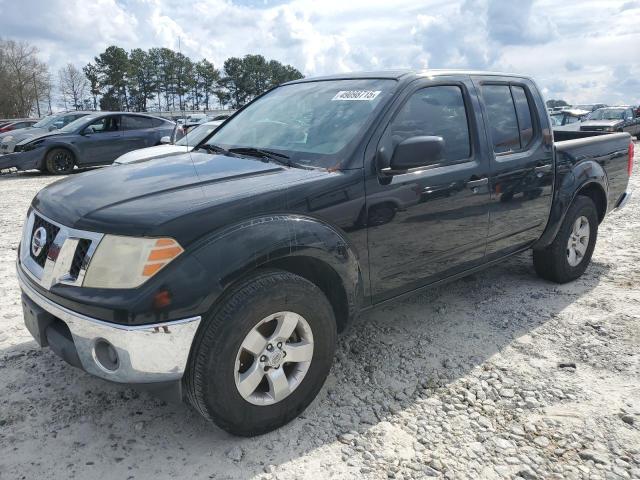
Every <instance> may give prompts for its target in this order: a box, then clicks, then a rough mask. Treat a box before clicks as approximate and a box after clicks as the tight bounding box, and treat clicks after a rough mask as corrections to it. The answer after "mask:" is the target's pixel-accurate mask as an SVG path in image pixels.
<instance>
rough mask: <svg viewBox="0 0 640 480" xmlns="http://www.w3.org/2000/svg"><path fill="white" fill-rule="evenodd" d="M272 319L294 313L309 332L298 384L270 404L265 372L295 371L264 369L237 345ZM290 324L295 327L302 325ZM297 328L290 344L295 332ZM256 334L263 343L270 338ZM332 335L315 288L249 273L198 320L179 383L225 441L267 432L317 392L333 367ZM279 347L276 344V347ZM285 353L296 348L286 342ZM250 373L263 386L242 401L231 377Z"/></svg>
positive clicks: (277, 274)
mask: <svg viewBox="0 0 640 480" xmlns="http://www.w3.org/2000/svg"><path fill="white" fill-rule="evenodd" d="M277 312H294V313H295V314H298V315H299V316H301V318H302V320H303V321H304V322H306V327H308V328H309V329H310V331H311V332H312V342H311V343H312V347H313V348H312V356H310V357H309V358H311V360H310V361H308V362H303V363H304V364H305V365H306V368H307V370H306V372H305V373H303V374H302V377H298V378H301V380H299V383H298V384H297V385H296V386H294V387H293V388H291V389H290V393H288V394H287V395H286V396H284V397H283V398H282V399H280V400H277V401H276V400H275V399H274V397H272V396H271V395H270V392H271V391H272V390H273V391H275V390H274V389H272V385H273V384H274V382H273V380H271V377H268V376H267V373H268V374H274V375H277V374H279V373H283V372H285V371H289V372H290V371H291V370H288V369H290V368H298V366H299V365H301V364H298V363H288V362H287V361H286V357H284V358H285V359H284V360H282V364H280V366H279V367H276V368H274V367H269V366H268V365H267V364H268V363H269V362H271V359H269V360H267V361H266V363H265V361H264V360H263V359H264V358H266V357H265V355H259V354H256V355H255V356H254V357H253V358H250V357H251V356H252V354H249V353H248V352H247V351H245V350H243V349H241V346H242V345H244V343H243V342H246V340H247V338H249V337H248V335H249V334H250V333H252V332H253V331H254V330H255V328H256V325H258V324H261V322H262V321H263V319H266V318H270V317H271V316H273V315H274V314H276V313H277ZM273 322H276V323H277V324H278V327H279V325H280V323H279V322H280V320H278V319H276V320H272V321H271V322H267V324H265V323H262V324H261V327H264V326H270V325H271V323H273ZM297 325H298V327H300V326H301V325H302V324H301V323H299V324H297ZM278 327H276V329H277V328H278ZM298 327H296V331H294V334H293V335H292V336H291V338H294V336H296V335H298V334H299V333H300V332H299V331H298ZM263 334H264V337H267V338H268V337H269V332H263ZM271 335H275V333H272V334H271ZM336 336H337V332H336V321H335V317H334V313H333V309H332V307H331V304H330V303H329V301H328V300H327V298H326V297H325V296H324V294H323V293H322V291H321V290H320V289H319V288H318V287H317V286H316V285H314V284H313V283H311V282H309V281H308V280H306V279H304V278H302V277H300V276H298V275H294V274H292V273H289V272H285V271H280V270H265V271H262V272H259V273H257V274H254V275H252V276H250V277H249V278H247V279H246V280H244V281H242V282H241V283H240V284H239V285H237V286H236V287H235V288H233V289H232V290H231V291H230V292H229V293H228V294H226V295H225V296H224V298H223V299H222V301H221V302H220V303H219V304H218V306H217V307H214V309H213V310H212V311H211V312H210V313H209V314H208V315H207V317H206V318H205V319H204V321H203V324H202V326H201V327H200V330H199V332H198V334H197V335H196V338H195V340H194V344H193V347H192V351H191V355H190V359H189V364H188V367H187V371H186V372H185V376H184V385H185V391H186V393H187V398H188V400H189V402H190V403H191V404H192V405H193V407H194V408H195V409H196V410H197V411H198V412H199V413H200V414H202V416H204V417H205V418H206V419H208V420H210V421H212V422H214V423H215V424H216V425H218V426H219V427H220V428H222V429H224V430H226V431H227V432H229V433H231V434H234V435H240V436H254V435H260V434H263V433H266V432H269V431H271V430H274V429H276V428H278V427H280V426H282V425H285V424H286V423H288V422H289V421H291V420H292V419H293V418H295V417H296V416H298V415H299V414H300V413H301V412H302V411H303V410H304V409H305V408H306V407H307V406H308V405H309V404H310V403H311V402H312V401H313V399H314V398H315V397H316V395H317V394H318V392H319V391H320V389H321V388H322V385H323V384H324V381H325V380H326V378H327V375H328V374H329V370H330V369H331V364H332V363H333V356H334V351H335V345H336ZM291 338H290V339H291ZM263 339H264V338H263ZM268 343H270V342H269V341H268ZM273 343H274V344H275V343H276V342H275V341H274V342H273ZM280 345H281V342H278V347H279V346H280ZM290 346H295V343H290V342H289V341H287V342H285V344H284V345H283V347H282V348H283V349H285V350H286V349H288V348H289V347H290ZM274 348H275V347H274ZM289 351H291V350H289ZM263 353H268V352H264V351H263ZM285 353H286V352H285ZM272 354H273V352H272ZM243 356H244V357H243ZM292 357H293V354H292V355H291V356H290V358H292ZM243 358H244V360H242V359H243ZM254 362H256V363H255V364H254ZM245 363H246V364H247V365H248V367H247V365H245ZM238 367H240V368H238ZM254 367H256V369H258V368H262V369H263V370H264V371H265V373H263V374H262V375H264V377H261V378H263V381H262V382H261V383H260V384H258V387H257V388H256V390H255V392H254V393H253V394H252V396H251V397H245V396H243V394H241V393H240V387H239V386H237V382H238V378H241V377H239V375H243V374H245V373H250V370H251V369H252V368H254ZM242 369H245V370H244V373H242V374H239V373H238V371H239V370H242ZM266 369H269V370H266ZM289 378H293V376H291V377H289ZM292 381H293V382H295V381H297V380H292ZM265 382H266V383H265ZM287 385H289V383H287ZM265 389H266V390H268V391H265ZM256 402H258V403H256ZM260 402H264V403H263V404H260ZM269 402H272V403H269Z"/></svg>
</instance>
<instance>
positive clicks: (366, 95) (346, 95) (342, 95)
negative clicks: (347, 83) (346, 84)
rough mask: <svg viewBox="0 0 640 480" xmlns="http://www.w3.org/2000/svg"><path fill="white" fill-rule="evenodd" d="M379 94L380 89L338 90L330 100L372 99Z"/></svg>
mask: <svg viewBox="0 0 640 480" xmlns="http://www.w3.org/2000/svg"><path fill="white" fill-rule="evenodd" d="M378 95H380V90H375V91H374V90H340V91H339V92H338V93H336V96H335V97H333V98H332V99H331V101H332V102H333V101H336V100H366V101H369V102H370V101H371V100H374V99H375V98H376V97H377V96H378Z"/></svg>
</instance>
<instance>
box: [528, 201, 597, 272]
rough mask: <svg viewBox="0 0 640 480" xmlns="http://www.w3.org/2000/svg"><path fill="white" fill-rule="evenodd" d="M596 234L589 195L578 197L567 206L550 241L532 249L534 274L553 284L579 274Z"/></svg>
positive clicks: (589, 260) (595, 216)
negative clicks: (558, 228)
mask: <svg viewBox="0 0 640 480" xmlns="http://www.w3.org/2000/svg"><path fill="white" fill-rule="evenodd" d="M597 236H598V213H597V210H596V206H595V204H594V203H593V200H591V199H590V198H589V197H585V196H578V197H577V198H576V199H575V201H574V202H573V204H572V205H571V206H570V207H569V210H568V211H567V215H566V216H565V219H564V222H563V223H562V226H561V227H560V230H559V231H558V234H557V235H556V238H555V239H554V241H553V243H551V245H549V246H548V247H546V248H544V249H540V250H534V251H533V265H534V267H535V269H536V273H537V274H538V275H539V276H540V277H542V278H544V279H546V280H551V281H552V282H556V283H566V282H570V281H571V280H575V279H576V278H578V277H580V276H581V275H582V274H583V273H584V271H585V270H586V269H587V267H588V266H589V262H591V255H592V254H593V249H594V248H595V246H596V238H597Z"/></svg>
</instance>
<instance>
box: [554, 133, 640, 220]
mask: <svg viewBox="0 0 640 480" xmlns="http://www.w3.org/2000/svg"><path fill="white" fill-rule="evenodd" d="M554 140H555V142H554V146H555V149H556V154H557V156H556V161H557V162H558V165H557V167H556V172H557V177H556V180H555V186H556V189H559V188H560V186H561V185H562V182H563V181H564V176H565V175H567V174H571V173H570V172H571V171H572V168H574V166H575V165H578V164H580V163H585V164H586V163H587V162H590V163H591V166H589V168H597V166H594V165H593V162H595V163H597V164H598V165H599V166H600V167H601V168H602V175H603V176H604V177H605V178H604V180H605V182H604V183H605V184H606V185H607V192H606V195H607V208H606V211H607V212H609V211H611V210H612V209H613V208H615V207H616V206H618V203H619V202H620V201H621V200H622V198H623V197H624V194H625V192H626V189H627V185H628V183H629V170H628V166H629V143H630V142H631V136H630V135H629V134H628V133H604V132H581V131H566V130H559V131H554ZM566 167H568V168H566Z"/></svg>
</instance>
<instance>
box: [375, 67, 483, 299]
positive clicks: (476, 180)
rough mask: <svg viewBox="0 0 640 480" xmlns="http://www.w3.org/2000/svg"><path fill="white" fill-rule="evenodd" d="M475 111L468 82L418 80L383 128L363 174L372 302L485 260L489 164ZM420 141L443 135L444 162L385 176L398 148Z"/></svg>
mask: <svg viewBox="0 0 640 480" xmlns="http://www.w3.org/2000/svg"><path fill="white" fill-rule="evenodd" d="M478 109H479V106H478V100H477V98H476V96H475V92H474V88H473V84H472V83H471V81H470V80H465V79H463V80H461V77H460V76H455V77H450V78H448V77H438V78H437V80H427V79H425V80H419V81H417V82H414V83H413V84H412V85H411V87H408V89H407V90H406V91H405V92H404V93H403V94H402V97H401V99H400V100H399V102H398V103H396V107H395V111H393V113H392V114H391V115H390V117H389V120H388V122H387V123H386V126H384V127H383V128H384V130H383V132H382V134H381V136H380V137H379V141H378V142H377V147H376V152H375V155H374V157H375V159H374V160H373V164H372V165H371V168H367V170H366V171H367V172H370V173H369V174H368V176H367V178H366V182H365V187H366V206H365V210H364V211H363V220H364V222H365V223H366V225H367V228H368V232H367V233H368V245H369V258H370V261H369V262H370V278H371V288H372V294H373V301H374V302H378V301H381V300H384V299H386V298H390V297H393V296H395V295H397V294H400V293H403V292H406V291H409V290H412V289H414V288H419V287H421V286H423V285H426V284H429V283H433V282H435V281H437V280H439V279H441V278H444V277H446V276H449V275H453V274H455V273H458V272H461V271H464V270H466V269H469V268H472V267H474V266H477V265H479V264H481V263H482V262H483V261H484V252H485V244H486V236H487V228H488V223H489V218H488V210H489V201H490V198H489V190H488V183H489V181H488V174H489V161H488V160H489V159H488V156H487V155H488V152H487V150H486V145H483V144H482V142H481V141H480V137H479V135H478V132H479V131H480V130H479V128H478V127H479V122H480V121H481V117H480V116H479V114H476V113H475V112H478V111H479V110H478ZM416 136H439V137H442V139H443V140H444V154H443V158H442V159H441V160H440V161H439V162H438V163H435V164H433V165H428V166H425V167H420V168H417V169H412V170H411V171H407V172H405V173H395V174H390V173H385V171H384V168H383V167H384V165H385V164H388V162H389V161H390V159H391V156H392V152H393V150H394V148H395V147H396V146H397V145H398V144H399V143H400V142H402V141H404V140H407V139H408V138H412V137H416ZM483 141H484V140H483Z"/></svg>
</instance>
